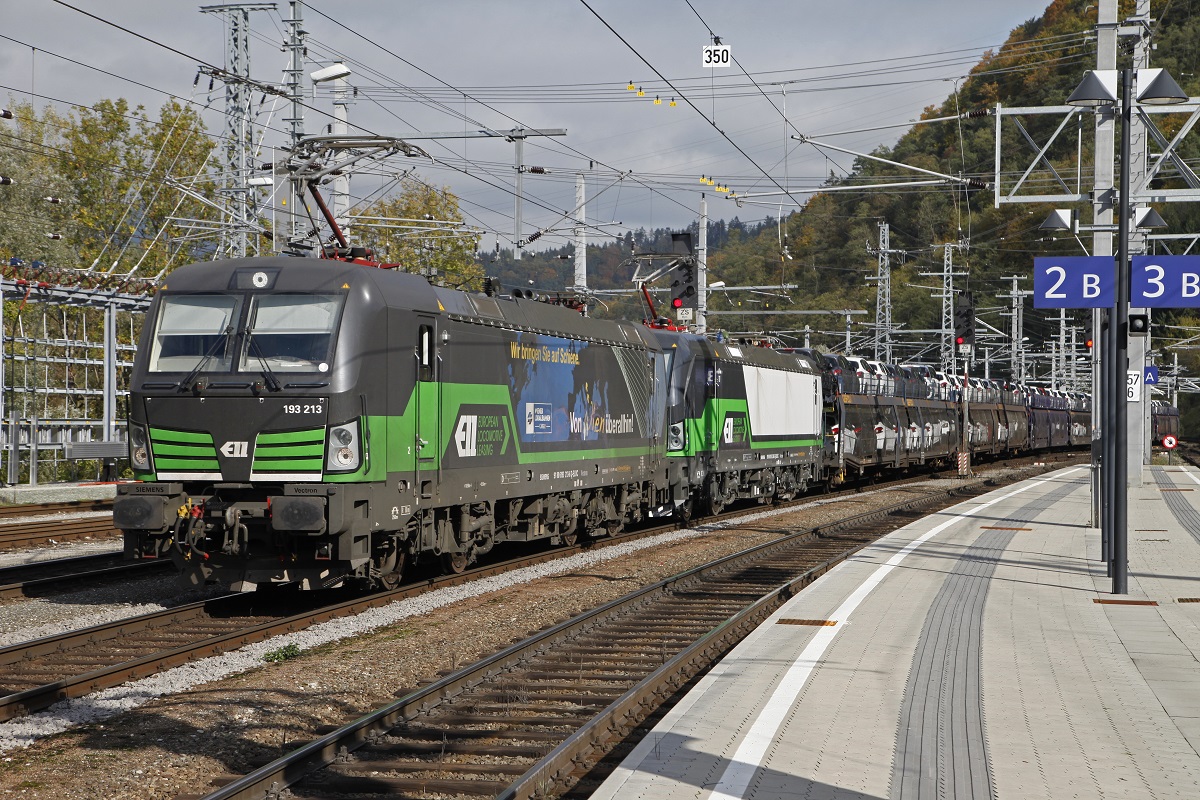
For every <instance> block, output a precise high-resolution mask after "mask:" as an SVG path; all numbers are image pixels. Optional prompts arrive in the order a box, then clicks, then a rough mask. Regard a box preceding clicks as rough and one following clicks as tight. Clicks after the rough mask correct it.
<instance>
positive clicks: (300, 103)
mask: <svg viewBox="0 0 1200 800" xmlns="http://www.w3.org/2000/svg"><path fill="white" fill-rule="evenodd" d="M288 7H289V9H290V11H291V16H290V17H289V18H288V19H286V20H284V24H285V25H286V26H287V32H288V38H287V44H286V45H285V46H284V49H285V50H287V51H288V52H289V60H288V68H287V69H286V70H284V74H285V75H286V76H287V81H286V83H287V96H288V99H289V100H290V101H291V106H292V110H291V116H290V117H285V118H284V120H283V121H284V122H286V123H287V124H288V128H289V133H290V134H291V141H292V150H293V151H294V150H295V149H296V147H297V146H298V145H299V144H300V140H301V139H303V138H304V50H305V44H304V37H305V36H306V35H307V34H308V32H307V31H305V30H304V27H303V25H304V20H303V18H302V17H303V13H304V3H303V2H302V0H289V2H288ZM301 202H303V200H302V198H301V197H300V196H299V195H298V194H297V192H296V182H295V181H288V205H289V206H290V212H291V215H292V234H291V239H293V240H300V239H303V238H304V234H305V228H304V215H303V214H301V213H300V209H299V207H298V206H299V203H301Z"/></svg>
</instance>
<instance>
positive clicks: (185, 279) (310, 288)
mask: <svg viewBox="0 0 1200 800" xmlns="http://www.w3.org/2000/svg"><path fill="white" fill-rule="evenodd" d="M243 270H245V271H260V270H261V271H277V272H276V278H275V281H274V284H273V285H272V287H271V288H272V289H273V290H274V291H282V292H319V291H335V290H338V289H341V288H342V287H343V285H344V284H345V283H346V281H347V280H351V279H353V280H362V279H363V278H364V277H365V278H367V279H368V280H370V281H371V282H372V283H374V284H375V285H377V286H378V287H379V289H380V291H381V292H382V293H383V294H384V296H385V297H386V298H387V299H388V303H389V305H407V306H410V307H412V308H420V309H431V310H435V311H436V309H437V298H436V297H435V296H434V293H433V287H431V286H430V285H429V283H428V282H427V281H426V280H425V279H424V278H422V277H420V276H419V275H409V274H408V273H405V272H397V271H395V270H385V269H380V268H378V267H372V266H366V265H363V264H352V263H349V262H346V261H337V260H335V259H326V258H293V257H288V256H267V257H263V258H234V259H227V260H223V261H205V262H201V263H197V264H189V265H187V266H185V267H180V268H179V269H177V270H175V271H174V272H172V273H171V274H170V275H168V276H167V277H166V279H165V280H164V281H163V286H162V288H163V289H165V290H167V291H185V292H203V291H210V292H217V291H224V290H226V289H229V288H231V286H232V285H233V284H232V281H233V279H234V276H235V274H237V273H239V272H241V271H243ZM400 298H404V302H403V303H400V302H397V301H398V300H399V299H400Z"/></svg>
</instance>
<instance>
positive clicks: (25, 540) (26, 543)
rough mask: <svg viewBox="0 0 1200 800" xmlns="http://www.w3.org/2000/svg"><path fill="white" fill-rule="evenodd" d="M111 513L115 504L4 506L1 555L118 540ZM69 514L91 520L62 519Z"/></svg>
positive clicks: (0, 521) (0, 519)
mask: <svg viewBox="0 0 1200 800" xmlns="http://www.w3.org/2000/svg"><path fill="white" fill-rule="evenodd" d="M106 512H107V513H106ZM111 512H112V502H111V501H107V500H94V501H92V500H87V501H79V502H73V503H48V504H46V505H38V506H23V505H22V506H0V551H4V550H16V549H20V548H24V547H37V546H41V545H46V544H56V543H60V542H66V541H73V540H78V539H101V538H115V537H116V536H117V535H118V531H117V530H116V529H114V528H113V523H112V514H111ZM66 513H75V514H89V516H78V517H67V516H62V515H63V514H66ZM27 517H46V519H26V518H27ZM10 520H11V521H10ZM17 520H19V521H17Z"/></svg>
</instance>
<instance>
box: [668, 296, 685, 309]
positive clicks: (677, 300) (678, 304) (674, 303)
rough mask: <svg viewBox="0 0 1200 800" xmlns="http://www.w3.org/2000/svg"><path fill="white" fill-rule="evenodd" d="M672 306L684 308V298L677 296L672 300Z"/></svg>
mask: <svg viewBox="0 0 1200 800" xmlns="http://www.w3.org/2000/svg"><path fill="white" fill-rule="evenodd" d="M671 308H683V298H682V297H676V298H674V299H673V300H672V301H671Z"/></svg>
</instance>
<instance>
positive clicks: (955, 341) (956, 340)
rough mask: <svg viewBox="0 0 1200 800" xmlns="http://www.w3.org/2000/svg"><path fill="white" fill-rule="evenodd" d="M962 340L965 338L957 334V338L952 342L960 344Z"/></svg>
mask: <svg viewBox="0 0 1200 800" xmlns="http://www.w3.org/2000/svg"><path fill="white" fill-rule="evenodd" d="M964 341H966V340H965V339H963V337H961V336H959V337H958V338H957V339H955V340H954V343H955V344H962V343H963V342H964Z"/></svg>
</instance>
